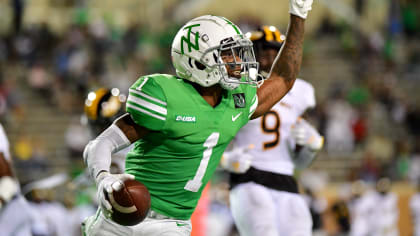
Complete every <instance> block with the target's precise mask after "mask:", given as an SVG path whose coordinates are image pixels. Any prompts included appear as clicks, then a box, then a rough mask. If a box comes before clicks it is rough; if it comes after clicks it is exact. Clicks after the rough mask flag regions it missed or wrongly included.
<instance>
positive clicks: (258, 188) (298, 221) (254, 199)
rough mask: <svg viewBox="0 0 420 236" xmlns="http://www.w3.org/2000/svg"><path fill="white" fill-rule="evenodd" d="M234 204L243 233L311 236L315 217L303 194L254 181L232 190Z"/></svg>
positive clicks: (233, 211)
mask: <svg viewBox="0 0 420 236" xmlns="http://www.w3.org/2000/svg"><path fill="white" fill-rule="evenodd" d="M230 207H231V211H232V215H233V219H234V220H235V223H236V226H237V228H238V230H239V233H240V235H241V236H261V235H264V236H286V235H287V236H310V235H312V218H311V213H310V211H309V208H308V205H307V204H306V202H305V200H304V199H303V197H302V196H300V195H299V194H295V193H289V192H284V191H278V190H273V189H270V188H267V187H265V186H263V185H260V184H256V183H253V182H249V183H243V184H239V185H237V186H236V187H235V188H233V189H232V190H231V191H230Z"/></svg>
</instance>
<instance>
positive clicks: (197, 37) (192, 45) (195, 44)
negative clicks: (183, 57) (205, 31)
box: [181, 24, 200, 54]
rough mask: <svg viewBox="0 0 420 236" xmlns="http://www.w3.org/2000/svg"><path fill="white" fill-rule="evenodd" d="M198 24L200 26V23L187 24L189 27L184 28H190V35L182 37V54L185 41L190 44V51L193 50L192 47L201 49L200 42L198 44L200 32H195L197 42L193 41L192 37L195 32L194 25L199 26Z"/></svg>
mask: <svg viewBox="0 0 420 236" xmlns="http://www.w3.org/2000/svg"><path fill="white" fill-rule="evenodd" d="M198 26H200V24H195V25H190V26H187V27H185V28H184V30H185V29H188V36H187V38H185V36H182V37H181V54H184V42H185V43H186V44H187V46H188V52H191V48H194V49H195V50H197V51H198V50H200V47H199V44H198V39H199V38H200V35H199V33H198V32H195V34H194V35H195V43H192V42H191V38H190V37H191V34H192V33H194V32H191V29H192V28H193V27H198Z"/></svg>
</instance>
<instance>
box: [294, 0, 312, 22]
mask: <svg viewBox="0 0 420 236" xmlns="http://www.w3.org/2000/svg"><path fill="white" fill-rule="evenodd" d="M312 2H313V0H289V13H290V14H292V15H295V16H299V17H300V18H303V19H306V17H307V16H308V12H309V11H310V10H311V9H312Z"/></svg>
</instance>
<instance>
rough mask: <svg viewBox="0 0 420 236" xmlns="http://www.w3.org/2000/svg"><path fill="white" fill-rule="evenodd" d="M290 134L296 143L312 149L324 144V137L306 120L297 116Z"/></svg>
mask: <svg viewBox="0 0 420 236" xmlns="http://www.w3.org/2000/svg"><path fill="white" fill-rule="evenodd" d="M290 135H291V136H292V138H293V139H294V140H295V143H296V144H297V145H301V146H306V147H308V148H309V149H311V150H312V151H318V150H320V149H321V148H322V146H323V144H324V138H323V137H322V136H321V135H320V134H319V133H318V131H316V129H315V128H314V127H312V125H310V124H309V123H308V122H307V121H306V120H304V119H302V118H298V120H297V122H296V123H295V124H294V125H293V126H292V129H291V131H290Z"/></svg>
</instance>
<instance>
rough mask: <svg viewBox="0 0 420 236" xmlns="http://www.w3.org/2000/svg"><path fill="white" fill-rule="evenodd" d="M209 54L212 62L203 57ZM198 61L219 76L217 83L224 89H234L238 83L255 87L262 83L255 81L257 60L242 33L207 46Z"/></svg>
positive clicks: (249, 43) (250, 44) (248, 41)
mask: <svg viewBox="0 0 420 236" xmlns="http://www.w3.org/2000/svg"><path fill="white" fill-rule="evenodd" d="M209 55H212V56H213V58H214V62H213V63H206V59H205V58H208V56H209ZM207 61H208V60H207ZM212 61H213V60H212ZM200 63H202V64H203V65H204V66H206V67H208V68H212V70H215V71H214V73H216V74H218V75H219V76H220V77H221V78H220V81H219V84H220V85H221V86H222V87H223V88H225V89H229V90H232V89H235V88H237V87H238V86H239V84H250V85H253V86H256V87H257V86H260V85H261V84H262V82H261V81H257V74H258V62H257V61H256V60H255V54H254V49H253V47H252V42H251V41H250V40H249V39H247V38H245V37H243V36H242V35H236V36H235V37H229V38H226V39H224V40H222V42H221V43H220V45H218V46H215V47H211V48H208V49H207V50H206V51H205V52H204V53H203V55H202V57H201V58H200Z"/></svg>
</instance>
